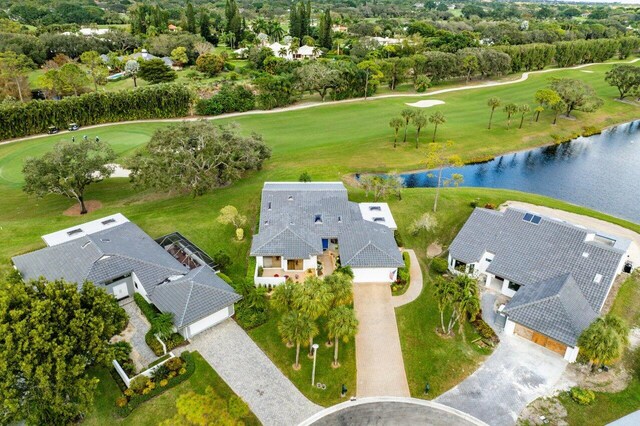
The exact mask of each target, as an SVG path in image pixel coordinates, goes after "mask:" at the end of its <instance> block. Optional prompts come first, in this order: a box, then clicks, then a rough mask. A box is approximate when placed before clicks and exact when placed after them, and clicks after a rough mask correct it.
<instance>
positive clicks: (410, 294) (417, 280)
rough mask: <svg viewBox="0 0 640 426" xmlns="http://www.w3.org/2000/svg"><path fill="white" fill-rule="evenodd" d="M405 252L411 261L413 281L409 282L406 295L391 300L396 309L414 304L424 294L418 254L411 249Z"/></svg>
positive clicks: (410, 271) (410, 269) (410, 272)
mask: <svg viewBox="0 0 640 426" xmlns="http://www.w3.org/2000/svg"><path fill="white" fill-rule="evenodd" d="M404 251H405V252H407V253H409V258H410V259H411V267H410V268H409V275H410V276H411V279H410V281H409V288H408V289H407V291H406V292H405V293H404V294H402V295H400V296H394V297H392V298H391V304H392V306H393V307H394V308H397V307H398V306H402V305H406V304H407V303H411V302H413V301H414V300H416V299H417V298H418V296H420V293H422V286H423V280H422V269H421V268H420V263H419V262H418V257H417V256H416V252H414V251H413V250H411V249H405V250H404Z"/></svg>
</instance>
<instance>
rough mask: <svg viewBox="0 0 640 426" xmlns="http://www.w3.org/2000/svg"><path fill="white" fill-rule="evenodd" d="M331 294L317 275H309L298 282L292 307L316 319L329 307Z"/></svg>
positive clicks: (310, 350) (310, 340) (310, 338)
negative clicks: (301, 281) (300, 282)
mask: <svg viewBox="0 0 640 426" xmlns="http://www.w3.org/2000/svg"><path fill="white" fill-rule="evenodd" d="M330 302H331V295H330V294H329V291H328V288H327V286H325V285H324V284H323V282H322V280H321V279H320V278H318V277H309V278H307V279H306V280H304V283H302V284H298V285H296V286H295V288H294V292H293V307H294V309H296V310H298V311H299V312H300V313H302V314H304V315H305V316H307V317H309V318H310V319H311V320H312V321H315V320H317V319H318V318H319V317H320V316H322V315H324V314H325V313H326V312H327V309H329V303H330ZM314 337H315V335H313V336H309V355H311V354H312V348H311V346H312V345H313V338H314Z"/></svg>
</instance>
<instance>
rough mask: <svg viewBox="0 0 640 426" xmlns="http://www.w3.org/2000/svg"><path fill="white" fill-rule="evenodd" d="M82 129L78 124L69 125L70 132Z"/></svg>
mask: <svg viewBox="0 0 640 426" xmlns="http://www.w3.org/2000/svg"><path fill="white" fill-rule="evenodd" d="M79 128H80V125H79V124H78V123H71V124H69V131H70V132H73V131H74V130H78V129H79Z"/></svg>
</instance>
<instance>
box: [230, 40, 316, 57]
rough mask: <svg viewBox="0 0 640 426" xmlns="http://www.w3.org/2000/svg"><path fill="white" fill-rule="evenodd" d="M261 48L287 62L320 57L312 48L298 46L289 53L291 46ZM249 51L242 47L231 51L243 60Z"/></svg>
mask: <svg viewBox="0 0 640 426" xmlns="http://www.w3.org/2000/svg"><path fill="white" fill-rule="evenodd" d="M263 47H266V48H269V49H271V51H272V52H273V56H276V57H278V58H284V59H287V60H289V61H300V60H303V59H316V58H319V57H320V55H322V51H321V50H320V49H318V48H317V47H314V46H307V45H304V46H300V47H299V48H298V50H297V51H295V52H292V51H291V44H290V43H286V44H280V43H278V42H275V43H271V44H263ZM248 51H249V49H247V48H246V47H242V48H240V49H236V50H234V51H233V53H235V54H236V55H237V56H238V57H239V58H244V57H246V55H247V52H248Z"/></svg>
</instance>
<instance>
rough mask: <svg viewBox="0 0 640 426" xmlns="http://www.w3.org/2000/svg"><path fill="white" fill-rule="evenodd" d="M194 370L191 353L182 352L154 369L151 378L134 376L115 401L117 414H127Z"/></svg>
mask: <svg viewBox="0 0 640 426" xmlns="http://www.w3.org/2000/svg"><path fill="white" fill-rule="evenodd" d="M194 371H195V363H194V361H193V358H192V356H191V353H189V352H183V353H182V355H181V356H180V357H179V358H172V359H170V360H168V361H167V362H166V363H164V364H163V365H162V366H161V367H160V368H158V369H156V370H155V371H154V372H153V376H152V377H151V378H149V377H147V376H142V375H141V376H138V377H136V378H135V379H133V380H132V381H131V387H129V389H126V390H125V391H124V392H123V394H122V396H120V397H118V398H117V399H116V401H115V404H116V406H117V407H118V410H117V411H118V414H119V415H120V417H126V416H128V415H129V414H131V412H132V411H133V410H135V409H136V408H137V407H138V406H139V405H140V404H142V403H144V402H146V401H148V400H150V399H151V398H153V397H156V396H158V395H160V394H161V393H163V392H165V391H166V390H168V389H171V388H172V387H174V386H177V385H179V384H180V383H182V382H184V381H185V380H187V379H188V378H189V377H191V375H192V374H193V372H194Z"/></svg>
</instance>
